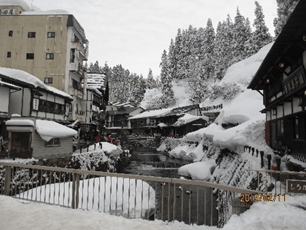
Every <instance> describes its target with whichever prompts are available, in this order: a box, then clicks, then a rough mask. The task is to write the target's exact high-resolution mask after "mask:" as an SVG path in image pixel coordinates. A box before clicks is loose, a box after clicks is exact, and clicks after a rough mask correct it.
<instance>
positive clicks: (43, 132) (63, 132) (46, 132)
mask: <svg viewBox="0 0 306 230" xmlns="http://www.w3.org/2000/svg"><path fill="white" fill-rule="evenodd" d="M36 131H37V133H38V134H39V136H40V137H41V138H42V139H43V140H45V141H50V140H51V139H52V138H64V137H72V136H77V134H78V132H77V131H75V130H74V129H70V128H68V127H67V126H64V125H61V124H59V123H56V122H54V121H47V120H39V119H37V120H36Z"/></svg>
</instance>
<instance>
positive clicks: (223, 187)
mask: <svg viewBox="0 0 306 230" xmlns="http://www.w3.org/2000/svg"><path fill="white" fill-rule="evenodd" d="M0 165H4V166H9V167H19V168H29V169H39V170H45V171H55V172H65V173H78V174H87V175H92V176H114V177H122V178H130V179H140V180H146V181H153V182H167V183H173V184H183V185H197V186H205V187H209V188H216V189H221V190H227V191H230V192H236V193H249V194H255V193H261V192H258V191H254V190H250V189H245V188H237V187H233V186H229V185H222V184H216V183H211V182H207V181H200V180H185V179H175V178H167V177H153V176H144V175H134V174H124V173H110V172H98V171H87V170H81V169H68V168H58V167H47V166H39V165H24V164H17V163H7V162H0ZM271 171H272V170H271ZM273 172H274V171H273Z"/></svg>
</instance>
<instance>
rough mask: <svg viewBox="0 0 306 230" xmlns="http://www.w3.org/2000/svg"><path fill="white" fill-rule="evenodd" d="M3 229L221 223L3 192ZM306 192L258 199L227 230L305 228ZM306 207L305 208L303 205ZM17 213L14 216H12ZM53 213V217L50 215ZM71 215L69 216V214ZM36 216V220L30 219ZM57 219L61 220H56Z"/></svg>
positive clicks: (163, 228) (151, 228) (165, 229)
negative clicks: (151, 217) (142, 215)
mask: <svg viewBox="0 0 306 230" xmlns="http://www.w3.org/2000/svg"><path fill="white" fill-rule="evenodd" d="M0 204H1V209H0V229H6V230H15V229H24V230H30V229H46V228H47V229H50V230H52V229H74V230H83V229H101V226H103V228H104V229H109V230H117V229H125V230H132V229H146V230H174V229H177V230H179V229H180V230H197V229H199V230H200V229H201V230H217V229H219V228H217V227H209V226H196V225H190V226H188V225H185V224H184V223H182V222H177V221H175V222H170V223H165V222H162V221H146V220H140V219H126V218H123V217H118V216H114V215H108V214H106V213H103V212H102V213H101V212H95V211H91V212H84V211H82V210H76V209H70V208H62V207H58V206H55V205H47V204H41V203H34V202H27V201H21V200H17V199H14V198H12V197H8V196H0ZM305 206H306V196H296V197H291V196H286V201H285V202H273V203H265V202H258V203H254V204H253V205H252V206H251V208H250V209H249V210H247V211H246V212H244V213H243V214H241V215H240V216H236V215H234V216H232V218H231V219H230V220H229V221H228V223H227V224H226V225H225V226H224V227H223V228H222V229H223V230H246V229H247V230H261V229H290V230H305V229H306V228H305V219H304V218H302V217H303V216H305V215H306V211H305ZM302 207H304V209H303V208H302ZM12 213H14V218H12ZM50 216H52V218H50ZM67 217H69V218H67ZM29 220H35V221H29ZM54 220H57V221H54Z"/></svg>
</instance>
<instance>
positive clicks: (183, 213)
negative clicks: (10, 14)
mask: <svg viewBox="0 0 306 230" xmlns="http://www.w3.org/2000/svg"><path fill="white" fill-rule="evenodd" d="M189 163H191V162H190V161H185V160H181V159H174V158H171V157H169V156H167V154H166V153H159V152H156V151H155V150H154V149H144V148H135V149H134V150H133V153H132V159H131V164H130V165H129V166H128V167H127V168H126V169H125V170H124V173H128V174H138V175H146V176H154V177H168V178H180V177H181V176H180V175H179V174H178V169H179V167H181V166H183V165H186V164H189ZM150 184H151V183H150ZM151 186H152V187H153V189H154V190H155V195H156V206H157V213H156V214H155V215H156V218H157V219H161V220H168V218H169V217H170V221H171V220H173V219H175V220H178V221H183V222H185V223H193V224H198V225H203V224H205V225H211V223H212V224H213V225H216V223H217V216H218V213H217V211H216V209H215V208H213V209H211V203H212V202H213V206H214V207H216V205H217V204H216V197H215V195H213V198H212V190H211V189H210V188H205V187H201V186H199V187H197V186H187V185H180V184H175V185H174V184H167V183H158V185H156V184H155V183H153V184H151ZM174 190H175V191H174ZM168 193H169V194H170V195H169V196H168ZM174 194H175V195H174ZM212 210H213V212H211V211H212ZM212 213H213V215H212ZM152 215H153V214H152ZM151 218H152V216H151Z"/></svg>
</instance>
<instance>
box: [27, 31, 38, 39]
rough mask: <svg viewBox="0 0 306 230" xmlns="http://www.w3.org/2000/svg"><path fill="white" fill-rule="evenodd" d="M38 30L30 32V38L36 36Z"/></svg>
mask: <svg viewBox="0 0 306 230" xmlns="http://www.w3.org/2000/svg"><path fill="white" fill-rule="evenodd" d="M35 36H36V32H28V38H35Z"/></svg>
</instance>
